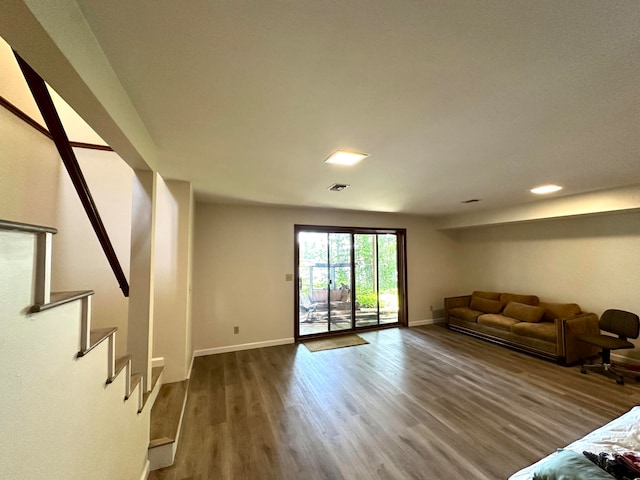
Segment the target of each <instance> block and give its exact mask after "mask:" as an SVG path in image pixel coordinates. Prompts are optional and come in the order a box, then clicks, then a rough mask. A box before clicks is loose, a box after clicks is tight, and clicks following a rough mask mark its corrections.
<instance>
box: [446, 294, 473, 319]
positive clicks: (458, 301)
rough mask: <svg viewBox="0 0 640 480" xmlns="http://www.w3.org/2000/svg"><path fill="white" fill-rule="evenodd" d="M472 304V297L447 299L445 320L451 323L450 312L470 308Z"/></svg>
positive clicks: (464, 296)
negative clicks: (459, 308) (455, 309)
mask: <svg viewBox="0 0 640 480" xmlns="http://www.w3.org/2000/svg"><path fill="white" fill-rule="evenodd" d="M470 303H471V295H462V296H459V297H447V298H445V299H444V318H445V320H446V321H447V322H448V321H449V311H450V310H451V309H453V308H458V307H468V306H469V304H470Z"/></svg>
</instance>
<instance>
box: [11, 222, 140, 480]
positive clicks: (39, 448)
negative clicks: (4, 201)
mask: <svg viewBox="0 0 640 480" xmlns="http://www.w3.org/2000/svg"><path fill="white" fill-rule="evenodd" d="M34 251H35V241H34V236H33V235H31V234H26V233H19V232H6V231H1V230H0V271H1V272H2V276H1V277H2V278H1V279H0V285H1V287H2V288H0V320H1V323H2V328H3V334H2V337H1V338H0V365H2V368H3V371H4V374H3V375H0V446H1V449H2V465H1V466H0V477H2V478H3V479H21V480H40V479H49V478H51V479H53V478H56V479H66V480H76V479H77V480H84V479H88V478H91V479H96V480H98V479H103V480H111V479H133V480H137V479H139V478H140V476H141V474H142V472H143V469H144V468H145V463H146V456H147V447H148V442H149V412H150V410H151V409H150V408H148V407H147V408H146V409H145V410H144V411H143V413H142V414H140V415H138V414H137V399H136V397H135V396H134V397H131V399H130V400H129V401H127V402H123V397H124V394H125V384H124V381H125V377H124V375H120V376H119V377H118V378H117V379H116V381H115V382H114V383H112V384H110V385H108V386H105V382H106V379H107V376H108V373H107V365H108V363H107V358H108V356H107V348H108V345H107V342H103V343H102V344H100V345H99V346H98V347H96V348H95V349H94V350H92V351H91V352H90V353H89V354H88V355H87V356H86V357H83V358H77V356H76V354H77V352H78V350H79V348H80V319H81V306H80V302H73V303H69V304H66V305H63V306H60V307H57V308H53V309H51V310H47V311H44V312H41V313H37V314H28V313H26V312H27V310H28V307H29V306H30V305H31V304H32V303H33V283H34V282H33V265H34V261H33V255H34Z"/></svg>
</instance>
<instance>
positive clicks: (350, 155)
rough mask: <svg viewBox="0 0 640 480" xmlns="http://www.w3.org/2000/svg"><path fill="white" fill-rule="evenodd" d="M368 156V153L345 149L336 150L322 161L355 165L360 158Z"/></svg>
mask: <svg viewBox="0 0 640 480" xmlns="http://www.w3.org/2000/svg"><path fill="white" fill-rule="evenodd" d="M368 156H369V154H368V153H357V152H347V151H346V150H336V151H335V152H333V153H332V154H331V155H329V158H327V159H326V160H325V161H324V163H333V164H336V165H355V164H356V163H358V162H359V161H361V160H364V159H365V158H367V157H368Z"/></svg>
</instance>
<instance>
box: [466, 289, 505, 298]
mask: <svg viewBox="0 0 640 480" xmlns="http://www.w3.org/2000/svg"><path fill="white" fill-rule="evenodd" d="M471 295H472V296H474V297H480V298H486V299H487V300H500V295H501V293H500V292H483V291H481V290H476V291H475V292H473V293H472V294H471Z"/></svg>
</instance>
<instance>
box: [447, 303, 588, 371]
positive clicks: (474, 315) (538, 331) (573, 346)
mask: <svg viewBox="0 0 640 480" xmlns="http://www.w3.org/2000/svg"><path fill="white" fill-rule="evenodd" d="M444 308H445V318H446V322H447V326H448V327H449V328H450V329H451V330H455V331H459V332H463V333H466V334H469V335H473V336H476V337H479V338H483V339H485V340H489V341H492V342H495V343H499V344H502V345H506V346H509V347H511V348H515V349H517V350H522V351H524V352H528V353H531V354H534V355H538V356H541V357H544V358H548V359H552V360H555V361H557V362H558V363H560V364H565V365H569V364H574V363H577V362H579V361H580V360H582V359H584V358H587V357H590V356H593V355H596V354H597V353H598V351H597V349H596V348H594V347H592V346H589V345H587V344H585V343H583V342H580V341H578V340H577V339H576V335H578V334H581V333H599V332H600V329H599V328H598V316H597V315H596V314H595V313H585V312H583V311H582V309H581V308H580V305H578V304H576V303H549V302H541V301H540V299H539V298H538V297H537V296H535V295H519V294H513V293H500V292H482V291H475V292H473V293H472V294H471V295H463V296H459V297H449V298H445V299H444Z"/></svg>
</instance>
